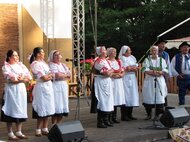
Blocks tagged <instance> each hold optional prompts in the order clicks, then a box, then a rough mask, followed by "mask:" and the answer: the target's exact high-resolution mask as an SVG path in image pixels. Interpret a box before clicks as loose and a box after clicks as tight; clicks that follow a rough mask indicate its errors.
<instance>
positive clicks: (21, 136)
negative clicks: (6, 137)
mask: <svg viewBox="0 0 190 142" xmlns="http://www.w3.org/2000/svg"><path fill="white" fill-rule="evenodd" d="M16 137H17V138H19V139H28V137H27V136H25V135H24V134H21V135H16Z"/></svg>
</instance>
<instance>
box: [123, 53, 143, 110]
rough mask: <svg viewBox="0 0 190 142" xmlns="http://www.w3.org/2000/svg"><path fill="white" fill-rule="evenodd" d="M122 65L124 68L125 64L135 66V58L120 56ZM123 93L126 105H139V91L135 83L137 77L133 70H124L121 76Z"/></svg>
mask: <svg viewBox="0 0 190 142" xmlns="http://www.w3.org/2000/svg"><path fill="white" fill-rule="evenodd" d="M121 61H122V65H123V67H124V68H126V67H127V66H136V63H137V62H136V58H135V57H134V56H133V55H131V56H129V57H125V56H122V57H121ZM123 84H124V93H125V100H126V104H125V105H126V106H129V107H133V106H139V92H138V85H137V78H136V74H135V72H126V73H125V75H124V77H123Z"/></svg>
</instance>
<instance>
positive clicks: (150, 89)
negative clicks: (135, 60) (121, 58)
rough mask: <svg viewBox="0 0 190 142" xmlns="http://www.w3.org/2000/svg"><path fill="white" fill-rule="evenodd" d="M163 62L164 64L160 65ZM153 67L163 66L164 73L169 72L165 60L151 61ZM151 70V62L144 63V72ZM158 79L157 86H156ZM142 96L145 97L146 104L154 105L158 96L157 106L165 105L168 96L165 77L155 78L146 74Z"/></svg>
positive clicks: (146, 60)
mask: <svg viewBox="0 0 190 142" xmlns="http://www.w3.org/2000/svg"><path fill="white" fill-rule="evenodd" d="M160 61H162V63H160ZM151 65H152V66H154V67H159V66H160V65H162V71H164V72H166V73H167V72H168V70H167V64H166V62H165V60H164V59H162V60H160V58H158V59H157V60H152V59H151ZM148 70H150V62H149V60H148V59H145V61H144V62H143V71H148ZM155 79H156V84H155ZM142 95H143V103H146V104H154V103H155V96H156V104H163V103H165V97H166V96H167V86H166V82H165V79H164V76H160V77H156V78H155V77H154V76H150V75H148V74H146V76H145V79H144V84H143V88H142Z"/></svg>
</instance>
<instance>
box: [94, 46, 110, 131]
mask: <svg viewBox="0 0 190 142" xmlns="http://www.w3.org/2000/svg"><path fill="white" fill-rule="evenodd" d="M96 53H97V55H98V56H99V57H98V58H96V60H95V62H94V69H95V72H96V73H95V78H94V88H95V96H96V98H97V100H98V104H97V109H98V114H97V121H98V122H97V127H98V128H107V126H113V125H112V124H111V123H110V121H109V114H110V113H111V112H112V111H113V109H114V108H113V105H114V103H113V89H112V80H111V76H112V73H113V70H112V69H111V66H110V64H109V62H108V60H107V59H106V57H107V51H106V48H105V47H104V46H101V47H96Z"/></svg>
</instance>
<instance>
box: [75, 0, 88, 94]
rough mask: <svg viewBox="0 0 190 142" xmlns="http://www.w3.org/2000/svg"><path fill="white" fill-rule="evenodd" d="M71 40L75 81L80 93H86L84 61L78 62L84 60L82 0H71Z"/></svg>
mask: <svg viewBox="0 0 190 142" xmlns="http://www.w3.org/2000/svg"><path fill="white" fill-rule="evenodd" d="M72 20H73V21H72V24H73V25H72V26H73V28H72V30H73V31H72V40H73V59H74V62H73V64H74V66H75V67H76V71H77V83H78V86H79V91H80V93H82V94H84V95H86V92H85V90H86V87H85V81H84V78H85V70H84V69H85V63H80V61H81V60H85V26H84V25H85V23H84V20H85V13H84V0H73V9H72Z"/></svg>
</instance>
